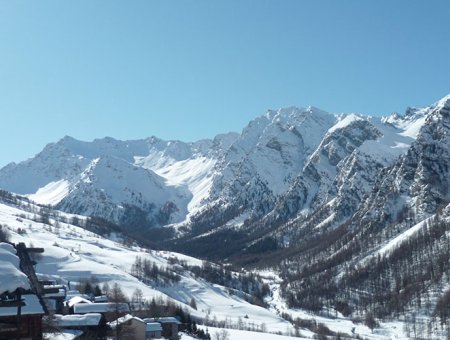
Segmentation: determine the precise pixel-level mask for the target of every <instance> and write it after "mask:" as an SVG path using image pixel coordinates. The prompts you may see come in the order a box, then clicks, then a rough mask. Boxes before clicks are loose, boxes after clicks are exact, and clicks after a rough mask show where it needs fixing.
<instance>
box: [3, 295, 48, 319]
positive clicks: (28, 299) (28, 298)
mask: <svg viewBox="0 0 450 340" xmlns="http://www.w3.org/2000/svg"><path fill="white" fill-rule="evenodd" d="M22 298H23V300H24V303H25V305H24V306H22V308H21V311H20V313H21V314H22V315H34V314H44V310H43V308H42V305H41V303H40V302H39V299H38V297H37V296H36V295H34V294H26V295H22ZM12 315H17V307H0V316H12Z"/></svg>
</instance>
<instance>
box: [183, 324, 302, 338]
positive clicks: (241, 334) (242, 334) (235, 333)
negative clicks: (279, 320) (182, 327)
mask: <svg viewBox="0 0 450 340" xmlns="http://www.w3.org/2000/svg"><path fill="white" fill-rule="evenodd" d="M199 328H201V329H203V330H204V331H206V330H207V331H208V333H209V334H210V335H211V337H212V339H214V336H215V334H216V333H221V332H223V331H224V330H225V331H226V332H227V333H228V335H229V340H243V339H245V340H294V339H296V340H298V339H308V338H309V337H308V338H307V337H293V336H285V335H279V334H270V333H261V332H250V331H241V330H237V329H225V328H217V327H206V326H199ZM181 339H182V340H184V339H195V338H191V337H188V336H187V335H185V334H183V336H182V337H181Z"/></svg>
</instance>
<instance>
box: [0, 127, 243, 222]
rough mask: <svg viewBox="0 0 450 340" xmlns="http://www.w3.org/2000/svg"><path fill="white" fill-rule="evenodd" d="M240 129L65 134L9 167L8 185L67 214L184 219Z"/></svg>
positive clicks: (3, 178)
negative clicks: (168, 136) (186, 134)
mask: <svg viewBox="0 0 450 340" xmlns="http://www.w3.org/2000/svg"><path fill="white" fill-rule="evenodd" d="M235 138H236V136H235V134H232V133H230V134H227V135H219V136H217V137H216V138H215V139H214V140H203V141H199V142H196V143H183V142H179V141H168V142H167V141H162V140H160V139H157V138H155V137H152V138H148V139H146V140H136V141H118V140H115V139H112V138H108V137H107V138H104V139H97V140H94V141H93V142H82V141H78V140H76V139H74V138H71V137H64V138H63V139H61V140H60V141H58V142H57V143H54V144H49V145H47V146H46V147H45V148H44V150H43V151H42V152H40V153H39V154H38V155H36V156H35V157H34V158H32V159H29V160H27V161H25V162H22V163H19V164H14V163H11V164H9V165H7V166H6V167H4V168H3V169H2V170H1V174H0V183H1V184H0V187H1V188H3V189H5V190H9V191H12V192H16V193H19V194H22V195H28V196H29V197H30V198H31V199H33V200H34V201H36V202H38V203H41V204H48V205H52V206H55V207H58V208H60V209H63V210H64V211H67V212H72V213H79V214H83V215H88V216H91V215H92V216H97V217H102V218H105V219H108V220H111V221H113V222H116V223H120V224H124V225H132V226H133V225H136V224H143V225H144V226H145V225H148V226H158V225H159V226H160V225H165V224H168V223H172V222H180V221H183V220H184V219H185V218H186V216H187V214H188V213H189V212H190V211H193V210H195V209H196V208H198V207H199V205H200V203H201V201H202V200H203V199H204V198H205V196H206V195H207V193H208V189H209V187H210V185H211V180H210V178H209V177H208V174H209V172H210V169H211V168H212V167H213V166H214V164H215V161H216V158H217V154H219V153H220V152H221V150H223V149H226V148H228V147H229V145H230V143H232V142H233V140H234V139H235Z"/></svg>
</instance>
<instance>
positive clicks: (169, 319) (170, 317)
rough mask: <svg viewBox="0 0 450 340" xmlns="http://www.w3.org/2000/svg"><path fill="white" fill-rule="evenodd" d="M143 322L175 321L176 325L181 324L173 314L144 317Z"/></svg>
mask: <svg viewBox="0 0 450 340" xmlns="http://www.w3.org/2000/svg"><path fill="white" fill-rule="evenodd" d="M144 321H145V322H147V323H150V322H159V323H161V324H163V323H176V324H178V325H180V324H181V322H180V321H178V319H177V318H175V317H173V316H165V317H162V318H146V319H144Z"/></svg>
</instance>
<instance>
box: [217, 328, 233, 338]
mask: <svg viewBox="0 0 450 340" xmlns="http://www.w3.org/2000/svg"><path fill="white" fill-rule="evenodd" d="M214 340H230V333H229V332H228V331H227V330H226V329H221V330H220V331H216V332H215V333H214Z"/></svg>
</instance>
